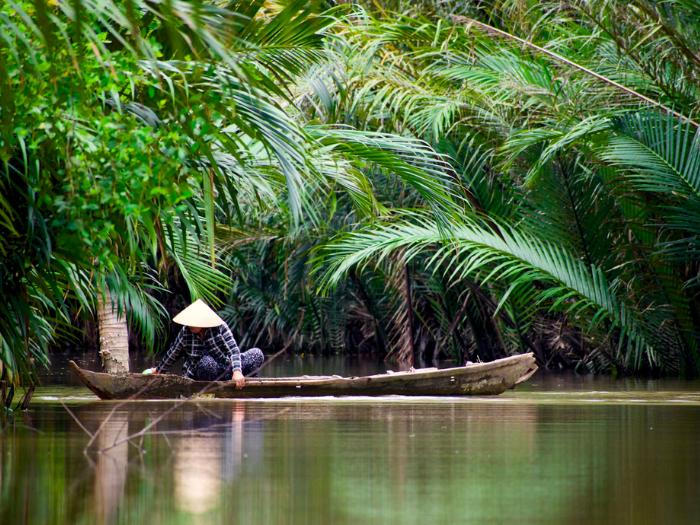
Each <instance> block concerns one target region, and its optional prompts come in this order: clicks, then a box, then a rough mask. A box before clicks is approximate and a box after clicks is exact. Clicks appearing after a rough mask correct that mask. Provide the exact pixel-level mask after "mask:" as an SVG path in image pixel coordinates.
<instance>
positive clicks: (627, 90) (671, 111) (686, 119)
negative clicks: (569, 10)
mask: <svg viewBox="0 0 700 525" xmlns="http://www.w3.org/2000/svg"><path fill="white" fill-rule="evenodd" d="M451 18H452V20H454V21H455V22H456V23H460V24H465V25H467V26H476V27H478V28H480V29H481V30H483V31H485V32H486V33H491V34H495V35H498V36H500V37H503V38H506V39H508V40H514V41H516V42H518V43H520V44H522V45H524V46H526V47H529V48H531V49H534V50H535V51H538V52H540V53H543V54H545V55H547V56H548V57H550V58H553V59H555V60H557V61H559V62H562V63H564V64H566V65H568V66H571V67H573V68H575V69H578V70H579V71H583V72H584V73H586V74H587V75H590V76H592V77H594V78H596V79H598V80H600V81H602V82H605V83H606V84H608V85H610V86H613V87H615V88H617V89H619V90H620V91H624V92H625V93H627V94H629V95H632V96H633V97H636V98H638V99H640V100H643V101H644V102H646V103H647V104H651V105H652V106H655V107H657V108H659V109H662V110H663V111H665V112H666V113H669V114H671V115H674V116H676V117H678V118H679V119H681V120H683V121H684V122H688V123H690V124H692V125H693V126H695V127H696V128H700V123H698V122H696V121H694V120H693V119H691V118H690V117H686V116H685V115H683V114H682V113H679V112H678V111H675V110H674V109H671V108H670V107H668V106H665V105H664V104H662V103H661V102H658V101H656V100H654V99H652V98H649V97H647V96H646V95H642V94H641V93H639V92H638V91H635V90H634V89H632V88H629V87H627V86H624V85H622V84H620V83H619V82H615V81H614V80H612V79H611V78H608V77H606V76H604V75H601V74H600V73H596V72H595V71H593V70H592V69H588V68H587V67H585V66H582V65H581V64H577V63H576V62H574V61H572V60H569V59H568V58H566V57H563V56H562V55H560V54H558V53H555V52H554V51H550V50H549V49H545V48H544V47H540V46H538V45H537V44H534V43H532V42H530V41H529V40H525V39H524V38H520V37H518V36H515V35H513V34H511V33H508V32H507V31H503V30H501V29H498V28H496V27H493V26H491V25H489V24H485V23H483V22H479V21H478V20H474V19H473V18H468V17H466V16H462V15H452V17H451Z"/></svg>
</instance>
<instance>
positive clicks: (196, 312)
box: [173, 299, 225, 328]
mask: <svg viewBox="0 0 700 525" xmlns="http://www.w3.org/2000/svg"><path fill="white" fill-rule="evenodd" d="M173 321H174V322H176V323H178V324H184V325H185V326H194V327H197V328H211V327H212V326H219V325H222V324H224V323H225V321H224V320H223V319H222V318H221V317H219V316H218V315H216V312H215V311H214V310H212V309H211V308H209V307H208V306H207V304H206V303H205V302H204V301H202V300H201V299H197V300H196V301H195V302H193V303H192V304H191V305H189V306H188V307H187V308H185V309H184V310H183V311H182V312H180V313H179V314H177V315H176V316H175V317H173Z"/></svg>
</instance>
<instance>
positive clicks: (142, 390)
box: [70, 353, 537, 399]
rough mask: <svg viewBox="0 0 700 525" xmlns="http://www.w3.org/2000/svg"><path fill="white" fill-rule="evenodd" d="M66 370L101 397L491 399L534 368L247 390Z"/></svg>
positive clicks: (422, 371) (513, 362) (509, 360)
mask: <svg viewBox="0 0 700 525" xmlns="http://www.w3.org/2000/svg"><path fill="white" fill-rule="evenodd" d="M70 367H71V369H72V370H73V372H75V373H76V374H77V376H78V377H79V378H80V380H81V381H82V382H83V384H85V386H87V387H88V388H89V389H90V390H92V391H93V392H94V393H95V394H97V396H98V397H99V398H100V399H178V398H182V397H192V396H197V395H200V396H201V395H206V396H207V397H216V398H224V399H242V398H262V397H268V398H269V397H286V396H383V395H408V396H464V395H495V394H500V393H502V392H504V391H505V390H507V389H509V388H513V387H514V386H515V385H517V384H519V383H522V382H523V381H526V380H527V379H529V378H530V376H532V374H534V373H535V371H536V370H537V365H536V364H535V358H534V356H533V354H532V353H529V354H522V355H516V356H513V357H506V358H504V359H498V360H496V361H491V362H490V363H474V364H468V365H466V366H460V367H456V368H444V369H441V370H438V369H437V368H419V369H417V370H413V371H409V372H395V373H386V374H377V375H372V376H363V377H340V376H302V377H269V378H268V377H249V378H246V385H245V388H244V389H242V390H236V388H235V385H234V383H233V382H232V381H213V382H211V383H209V382H206V381H193V380H192V379H187V378H186V377H182V376H178V375H172V374H158V375H143V374H121V375H113V374H105V373H101V372H91V371H90V370H84V369H82V368H80V367H79V366H78V365H77V364H75V362H73V361H70Z"/></svg>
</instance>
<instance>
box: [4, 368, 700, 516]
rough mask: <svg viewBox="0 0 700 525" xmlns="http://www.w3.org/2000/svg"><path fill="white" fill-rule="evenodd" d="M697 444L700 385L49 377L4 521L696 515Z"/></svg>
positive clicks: (7, 493) (19, 458)
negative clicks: (446, 389)
mask: <svg viewBox="0 0 700 525" xmlns="http://www.w3.org/2000/svg"><path fill="white" fill-rule="evenodd" d="M306 363H307V362H305V361H303V360H301V361H299V360H297V361H292V362H288V363H286V364H280V365H278V366H277V367H276V368H273V367H271V368H270V369H269V370H266V373H267V374H269V375H279V373H281V370H282V369H283V368H285V369H286V370H285V371H288V370H289V369H290V368H291V369H293V370H296V371H305V370H306V369H307V368H309V366H308V365H307V364H306ZM336 365H337V363H336ZM333 366H335V365H334V364H333V361H332V360H330V361H328V360H326V361H323V362H318V361H317V362H315V363H312V365H311V368H315V369H319V368H321V369H324V368H325V371H328V367H333ZM350 366H351V367H352V366H355V365H352V363H351V365H350ZM368 366H369V368H371V366H370V365H366V364H363V365H359V364H357V367H359V368H362V369H363V370H364V369H365V368H367V367H368ZM363 367H364V368H363ZM366 371H371V370H366ZM57 380H58V381H62V379H61V378H59V379H57ZM62 403H65V405H66V406H65V407H64V406H63V404H62ZM173 407H174V408H173ZM169 409H171V410H170V412H169V413H167V415H166V416H165V417H163V418H162V420H160V421H159V422H157V424H155V425H154V426H152V427H150V429H149V427H148V425H150V424H152V423H153V422H154V421H156V418H158V417H162V416H163V414H164V413H166V411H168V410H169ZM69 411H70V412H69ZM71 413H72V416H71ZM73 416H74V417H75V418H76V419H77V420H78V421H79V422H80V424H78V422H76V421H75V420H74V419H73ZM81 426H83V427H84V430H83V429H81ZM98 428H101V431H100V432H99V433H98V434H97V436H96V437H95V438H94V439H92V438H91V437H90V436H89V435H88V432H89V433H94V432H95V431H96V430H97V429H98ZM144 430H145V432H144ZM699 445H700V383H698V382H681V381H641V380H638V381H613V380H611V379H607V378H589V377H584V378H576V377H573V376H556V375H554V376H553V375H543V374H540V375H536V376H535V377H534V378H533V379H531V380H530V382H529V383H528V384H527V385H523V386H522V387H521V388H518V390H516V391H512V392H508V393H506V394H504V395H501V396H498V397H493V398H486V397H481V398H463V399H462V398H447V399H445V398H442V399H441V398H400V397H386V398H375V399H371V398H341V399H336V398H320V399H284V400H275V401H263V400H249V401H215V400H210V401H209V400H208V401H197V402H195V401H191V402H187V403H179V404H174V403H166V402H129V403H126V404H117V403H113V402H100V401H97V400H96V398H94V397H93V396H92V395H91V394H90V393H89V392H88V391H87V390H85V389H83V388H81V387H77V386H73V385H62V386H54V387H42V388H41V389H40V390H39V391H38V393H37V395H36V396H35V402H34V403H33V406H32V409H31V410H30V411H29V412H28V413H27V414H26V415H19V416H18V417H17V418H16V420H15V424H14V426H10V427H7V428H5V429H4V431H2V432H1V433H0V523H2V524H3V525H4V524H7V525H9V524H20V523H31V524H35V523H36V524H54V523H55V524H66V523H71V524H72V523H85V524H88V523H89V524H92V523H148V524H149V525H155V524H161V523H162V524H179V523H182V524H185V523H214V524H215V523H236V524H248V523H250V524H258V523H259V524H300V525H301V524H304V525H307V524H333V525H344V524H347V525H357V524H374V523H377V524H378V523H382V524H383V523H387V524H401V525H410V524H421V525H430V524H461V523H474V524H481V523H517V524H524V523H541V524H550V523H552V524H554V523H556V524H576V523H581V524H597V523H601V524H603V523H610V524H613V523H614V524H645V523H659V524H684V523H689V524H690V523H692V524H695V523H700V446H699ZM99 450H102V452H98V451H99Z"/></svg>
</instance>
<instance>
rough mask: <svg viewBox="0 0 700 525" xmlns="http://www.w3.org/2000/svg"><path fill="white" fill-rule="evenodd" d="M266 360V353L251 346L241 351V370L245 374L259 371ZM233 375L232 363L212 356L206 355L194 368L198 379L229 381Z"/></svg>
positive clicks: (195, 376) (195, 377)
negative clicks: (218, 360) (245, 350)
mask: <svg viewBox="0 0 700 525" xmlns="http://www.w3.org/2000/svg"><path fill="white" fill-rule="evenodd" d="M263 361H265V354H263V353H262V350H260V349H259V348H251V349H250V350H248V351H247V352H241V369H242V370H241V371H242V372H243V375H244V376H247V375H248V374H251V373H253V372H255V371H257V369H258V368H260V366H261V365H262V364H263ZM232 375H233V370H232V369H231V365H230V364H226V365H224V364H222V363H219V362H217V361H216V359H214V358H213V357H212V356H210V355H205V356H202V358H201V359H200V360H199V363H197V366H196V367H195V370H194V379H195V380H197V381H217V380H218V381H228V380H229V379H231V376H232Z"/></svg>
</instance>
